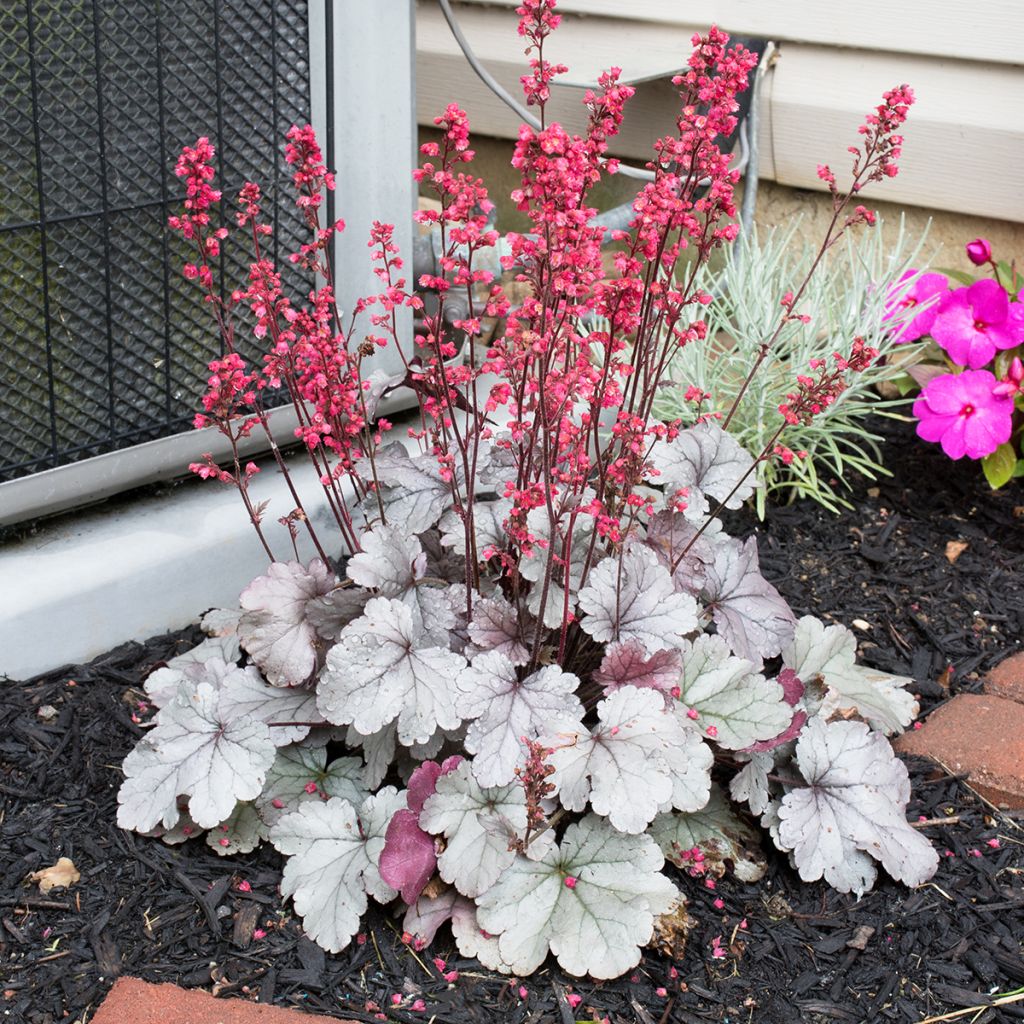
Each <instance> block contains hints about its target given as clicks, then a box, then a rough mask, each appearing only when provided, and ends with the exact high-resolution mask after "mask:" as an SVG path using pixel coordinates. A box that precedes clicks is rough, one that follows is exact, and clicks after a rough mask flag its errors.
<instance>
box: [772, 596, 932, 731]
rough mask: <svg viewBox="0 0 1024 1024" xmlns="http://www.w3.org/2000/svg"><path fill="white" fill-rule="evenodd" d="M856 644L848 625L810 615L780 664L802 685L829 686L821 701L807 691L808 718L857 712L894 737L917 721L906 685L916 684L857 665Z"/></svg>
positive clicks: (904, 678)
mask: <svg viewBox="0 0 1024 1024" xmlns="http://www.w3.org/2000/svg"><path fill="white" fill-rule="evenodd" d="M856 659H857V640H856V638H855V637H854V635H853V633H851V632H850V631H849V630H848V629H847V628H846V627H845V626H841V625H832V626H826V625H825V624H824V623H823V622H821V621H820V620H819V619H816V618H814V616H812V615H805V616H803V617H802V618H801V619H800V620H799V621H798V622H797V624H796V630H795V633H794V636H793V639H792V641H791V642H790V643H789V644H787V645H786V648H785V650H783V652H782V660H783V663H784V664H785V665H786V667H787V668H791V669H792V670H793V671H794V672H795V673H796V674H797V676H799V677H800V679H801V680H803V681H804V683H810V682H812V681H814V680H815V679H817V680H818V681H819V682H820V683H821V684H822V685H824V686H825V687H826V694H825V697H824V700H823V701H816V700H815V698H814V696H813V694H812V693H810V692H809V693H807V694H806V695H805V697H804V699H803V704H804V706H805V707H806V708H807V710H808V712H809V713H810V714H812V715H813V714H821V715H823V716H824V717H828V716H829V715H830V714H832V713H834V712H835V711H839V710H842V709H846V708H853V709H854V710H855V711H856V712H857V713H858V714H859V715H860V716H861V717H862V718H863V719H865V721H867V722H868V723H870V724H871V726H872V727H874V728H875V729H878V730H880V731H881V732H884V733H885V734H886V735H891V734H892V733H895V732H902V731H903V730H904V729H905V728H906V727H907V726H908V725H909V724H910V723H911V722H912V721H913V720H914V718H915V716H916V715H917V712H918V703H917V701H916V700H915V699H914V697H913V695H912V694H911V693H909V692H908V691H907V690H906V689H904V687H906V686H907V685H908V684H909V683H911V682H912V680H911V679H908V678H906V677H905V676H892V675H888V674H887V673H884V672H878V671H875V670H874V669H869V668H865V667H864V666H861V665H857V664H856Z"/></svg>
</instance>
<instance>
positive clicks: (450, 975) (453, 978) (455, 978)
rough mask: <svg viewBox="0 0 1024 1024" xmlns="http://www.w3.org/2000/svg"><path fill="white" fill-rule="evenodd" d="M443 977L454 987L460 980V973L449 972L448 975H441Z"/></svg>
mask: <svg viewBox="0 0 1024 1024" xmlns="http://www.w3.org/2000/svg"><path fill="white" fill-rule="evenodd" d="M441 977H443V978H444V980H445V981H447V982H448V984H449V985H453V984H454V983H455V982H457V981H458V980H459V972H458V971H448V972H447V973H445V974H443V975H441Z"/></svg>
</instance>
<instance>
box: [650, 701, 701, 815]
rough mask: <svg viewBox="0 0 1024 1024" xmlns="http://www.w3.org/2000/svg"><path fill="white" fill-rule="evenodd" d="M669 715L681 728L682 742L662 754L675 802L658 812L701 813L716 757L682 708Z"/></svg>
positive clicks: (675, 706)
mask: <svg viewBox="0 0 1024 1024" xmlns="http://www.w3.org/2000/svg"><path fill="white" fill-rule="evenodd" d="M670 713H671V714H672V716H673V717H674V718H675V720H676V724H677V725H678V727H679V733H680V738H679V740H678V741H677V742H676V743H675V744H674V745H672V746H670V747H669V748H668V749H667V750H665V751H664V752H663V756H664V758H665V762H666V764H667V765H668V769H669V773H670V775H671V777H672V800H671V802H670V803H669V804H667V805H663V806H662V807H660V808H659V810H661V811H667V810H669V809H670V808H672V807H675V808H676V809H677V810H680V811H698V810H700V808H702V807H703V806H704V805H705V804H706V803H707V802H708V794H709V793H710V791H711V766H712V764H714V760H715V757H714V754H712V752H711V748H710V747H709V746H708V745H707V744H706V743H705V742H704V739H703V737H702V736H701V735H700V733H699V732H698V731H697V728H696V726H695V725H694V723H693V722H691V721H690V720H689V719H688V718H687V717H686V712H685V710H684V709H683V706H682V705H681V704H678V703H674V704H673V707H672V709H671V712H670Z"/></svg>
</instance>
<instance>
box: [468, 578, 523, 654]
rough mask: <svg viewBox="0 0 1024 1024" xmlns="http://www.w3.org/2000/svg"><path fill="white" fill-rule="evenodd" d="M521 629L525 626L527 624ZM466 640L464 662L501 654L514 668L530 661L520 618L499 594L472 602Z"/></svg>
mask: <svg viewBox="0 0 1024 1024" xmlns="http://www.w3.org/2000/svg"><path fill="white" fill-rule="evenodd" d="M524 625H526V626H528V625H529V622H527V623H525V624H524ZM469 640H470V643H469V644H468V645H467V647H466V651H465V654H466V657H467V658H474V657H476V655H478V654H483V653H484V652H485V651H495V652H497V653H500V654H504V655H505V657H506V658H508V660H509V661H511V662H512V664H514V665H525V664H526V663H527V662H528V661H529V660H530V651H529V648H528V647H527V646H526V638H525V636H524V634H523V627H522V626H521V625H520V622H519V616H518V615H517V614H516V610H515V608H513V607H512V605H511V604H509V603H508V601H506V600H505V598H504V597H502V596H501V594H495V595H494V596H493V597H484V598H481V599H479V600H477V601H475V602H474V604H473V621H472V622H470V624H469Z"/></svg>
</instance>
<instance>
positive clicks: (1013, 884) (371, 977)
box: [0, 424, 1024, 1024]
mask: <svg viewBox="0 0 1024 1024" xmlns="http://www.w3.org/2000/svg"><path fill="white" fill-rule="evenodd" d="M883 429H884V430H886V432H887V433H889V434H890V435H891V441H890V443H889V444H888V445H887V464H888V465H889V467H890V468H891V469H892V470H893V472H894V474H895V475H894V477H893V478H892V479H889V480H883V481H881V482H876V483H873V482H870V481H860V482H858V483H857V484H856V487H855V490H854V493H853V496H852V499H851V500H852V502H853V504H854V506H855V507H854V509H853V510H852V511H849V512H845V513H844V514H843V515H841V516H839V517H835V516H832V515H831V514H829V513H827V512H824V511H822V510H820V509H819V508H818V507H817V506H816V505H813V504H811V503H808V502H802V503H799V504H796V505H793V506H789V507H782V508H774V509H772V510H771V512H770V516H769V521H768V522H766V523H764V524H760V525H759V526H758V527H757V528H758V536H759V543H760V548H761V552H762V562H763V565H764V567H765V570H766V574H767V575H768V576H769V577H770V578H772V579H773V580H774V581H775V582H776V584H777V585H778V586H779V588H780V589H781V590H782V591H783V593H784V594H785V596H786V597H787V598H788V599H789V601H790V602H791V604H792V605H793V607H794V609H795V610H796V611H797V613H798V614H802V613H804V612H814V613H815V614H818V615H820V616H822V617H824V618H829V617H833V618H834V619H835V620H836V621H840V622H843V623H846V624H847V625H850V624H851V623H852V622H853V620H855V619H856V620H860V622H861V625H860V626H858V627H855V629H856V632H857V635H858V639H859V641H860V651H861V658H862V660H863V661H865V662H866V663H867V664H870V665H874V666H877V667H878V668H881V669H885V670H887V671H893V672H898V673H901V674H906V675H911V676H913V677H914V679H915V688H916V690H917V692H919V693H920V695H921V698H922V707H923V710H924V711H925V712H927V711H928V710H931V709H932V708H934V707H936V706H938V704H940V703H941V702H944V701H946V700H948V699H949V698H950V697H951V696H952V695H954V694H956V693H958V692H975V691H977V690H978V689H979V687H980V684H981V676H982V674H983V673H984V672H985V671H987V670H988V669H989V668H991V667H992V666H993V665H994V664H995V663H997V662H998V661H999V660H1000V658H1002V657H1003V656H1005V655H1006V654H1008V653H1012V652H1013V651H1015V650H1019V649H1020V640H1021V637H1022V636H1024V518H1021V517H1022V515H1024V493H1022V490H1021V488H1020V487H1019V486H1017V487H1015V488H1010V489H1006V490H1004V491H1002V492H1000V493H998V494H995V495H993V494H992V493H991V492H989V491H988V489H987V487H986V486H985V484H984V481H983V480H982V479H981V475H980V473H979V472H978V471H977V467H976V466H975V465H973V464H967V463H966V462H965V463H962V464H953V463H950V462H948V460H946V459H945V458H944V457H943V456H942V455H941V453H940V452H938V451H937V449H936V447H935V446H927V445H924V444H923V443H921V442H919V441H917V440H915V439H914V438H913V435H912V431H911V430H910V428H909V427H907V426H905V425H898V424H897V425H886V426H884V427H883ZM869 488H870V490H869ZM740 519H742V520H743V521H742V522H740V523H736V522H733V523H731V524H730V528H731V529H732V531H733V532H737V533H738V532H741V531H742V530H743V529H746V530H749V529H751V528H752V527H753V526H754V525H756V524H755V523H754V521H753V520H751V519H749V517H747V516H746V514H745V513H744V514H743V515H742V516H740ZM951 540H952V541H966V542H967V546H966V548H964V549H963V550H962V551H961V553H960V554H959V555H958V556H957V557H956V560H955V561H954V562H951V561H950V560H949V558H948V557H947V555H946V553H945V552H946V544H947V542H949V541H951ZM196 641H197V635H196V632H195V630H189V631H185V632H184V633H179V634H174V635H168V636H163V637H157V638H154V639H153V640H151V641H149V642H148V643H146V644H128V645H125V646H123V647H120V648H118V649H116V650H115V651H112V652H110V653H109V654H107V655H105V656H103V657H101V658H99V659H97V660H96V661H94V662H93V663H91V664H90V665H88V666H76V667H70V668H64V669H61V670H59V671H56V672H52V673H49V674H48V675H46V676H43V677H40V678H38V679H36V680H33V681H30V682H26V683H14V682H7V683H0V1020H4V1021H9V1022H11V1024H57V1022H64V1021H69V1020H73V1021H75V1022H82V1021H87V1020H88V1019H89V1017H90V1015H91V1013H92V1012H93V1011H94V1010H95V1008H96V1006H97V1005H98V1004H99V1002H100V1001H101V1000H102V998H103V996H104V994H105V993H106V991H107V990H108V988H109V987H110V985H111V984H112V982H113V980H114V979H115V978H116V977H117V976H118V975H120V974H131V975H135V976H138V977H141V978H144V979H147V980H150V981H173V982H177V983H178V984H181V985H184V986H186V987H202V988H205V989H207V990H212V991H213V992H214V993H215V994H217V995H220V996H225V997H226V996H233V997H240V998H248V999H257V998H258V999H259V1000H260V1001H262V1002H267V1003H270V1002H273V1003H276V1004H278V1005H281V1006H291V1007H306V1008H308V1009H309V1010H311V1011H315V1012H318V1013H321V1014H326V1015H330V1016H336V1017H342V1018H349V1019H355V1020H360V1021H374V1020H379V1019H381V1018H380V1016H379V1015H380V1014H384V1018H383V1019H386V1020H390V1021H400V1022H424V1024H425V1022H430V1021H434V1022H436V1024H470V1022H476V1021H480V1022H500V1024H505V1022H508V1024H513V1022H515V1024H519V1022H523V1024H526V1022H529V1024H542V1022H543V1024H547V1022H552V1024H572V1022H573V1021H590V1020H598V1021H599V1020H602V1019H605V1018H607V1019H608V1020H609V1022H610V1024H620V1022H621V1024H626V1022H628V1024H633V1022H640V1024H670V1022H678V1024H695V1022H706V1021H719V1022H723V1024H724V1022H729V1024H741V1022H746V1024H755V1022H756V1024H761V1022H765V1024H776V1022H778V1024H795V1022H798V1021H800V1022H808V1024H824V1022H829V1021H850V1022H860V1021H897V1022H919V1021H921V1020H922V1019H923V1018H925V1017H927V1016H928V1015H937V1014H942V1013H949V1012H954V1011H955V1010H957V1009H958V1008H966V1007H971V1006H981V1005H983V1004H985V1003H988V1002H990V1001H991V1000H992V999H993V998H995V997H997V996H998V994H1000V993H1006V992H1008V991H1011V990H1014V989H1016V988H1018V987H1020V986H1024V959H1022V955H1021V943H1022V941H1024V829H1022V828H1021V825H1022V824H1024V816H1022V820H1021V821H1018V820H1017V818H1016V817H1015V816H1014V815H1012V814H1009V815H1008V814H1003V813H998V812H996V811H995V810H994V809H993V808H991V807H990V806H988V805H986V804H985V803H984V802H982V801H981V800H979V799H978V798H977V797H976V796H975V795H974V794H973V793H972V792H971V791H970V790H969V789H968V788H967V787H966V786H965V784H964V783H963V781H962V780H959V779H956V778H950V777H948V776H947V775H946V774H945V773H943V772H942V771H941V770H938V769H936V768H935V767H934V766H932V765H930V764H929V763H928V762H924V761H918V760H911V761H910V762H908V763H909V766H910V768H911V774H912V779H913V784H914V796H913V800H912V802H911V804H910V806H909V808H908V817H909V818H910V819H911V820H916V819H918V818H919V817H920V816H925V817H927V818H950V819H956V820H955V823H951V824H945V825H936V826H932V827H929V828H928V829H927V834H928V835H929V837H930V838H931V839H932V841H933V842H934V843H935V845H936V847H937V848H938V849H939V851H940V852H941V853H942V854H943V857H942V863H941V866H940V869H939V872H938V874H937V875H936V877H935V879H934V881H933V882H932V883H931V884H929V885H926V886H924V887H922V888H921V889H919V890H917V891H910V890H907V889H906V888H904V887H901V886H899V885H896V884H894V883H892V882H889V881H888V880H884V879H882V880H880V882H879V884H878V885H877V887H876V889H875V890H874V891H873V892H871V893H868V894H867V895H866V896H864V898H863V899H861V900H859V901H858V900H857V899H855V898H854V897H853V896H848V895H847V896H844V895H841V894H838V893H835V892H834V891H832V890H831V889H829V888H828V887H827V886H825V885H823V884H810V885H807V884H803V883H801V882H800V881H799V879H798V878H797V877H796V875H795V873H794V872H793V871H792V869H791V868H790V867H789V865H788V863H787V862H786V860H785V858H784V857H782V856H781V855H778V854H772V855H770V856H769V870H768V873H767V875H766V876H765V878H764V879H763V880H762V881H761V882H760V883H758V884H756V885H744V884H742V883H738V882H736V881H734V880H731V879H729V878H726V879H723V880H722V881H720V882H719V883H718V885H717V888H716V889H715V890H714V891H712V890H709V889H707V888H705V887H704V885H703V883H702V882H701V880H699V879H691V878H689V877H686V876H684V875H681V874H680V875H678V880H679V883H680V885H681V886H682V887H683V888H684V890H685V891H686V893H687V895H688V898H689V900H690V912H691V914H692V916H693V917H694V918H695V919H696V927H695V929H694V931H693V932H692V934H691V936H690V940H689V944H688V948H687V952H686V954H685V956H684V957H683V958H682V959H680V960H679V961H678V962H675V963H673V962H671V961H669V960H668V959H667V958H665V957H664V956H662V955H660V954H654V953H649V954H648V955H646V956H645V957H644V959H643V961H642V963H641V964H640V966H639V967H638V968H637V970H636V971H635V972H634V973H633V974H632V975H630V976H626V977H624V978H622V979H619V980H617V981H614V982H604V983H594V982H592V981H589V980H586V979H582V980H581V979H574V978H570V977H568V976H566V975H565V974H564V973H562V972H561V971H560V970H559V969H558V968H557V965H555V964H554V963H553V961H549V962H548V963H547V965H546V966H545V968H544V969H543V970H542V971H540V972H538V973H537V974H536V975H534V976H533V977H530V978H528V979H525V980H515V979H513V980H509V979H508V978H504V977H500V976H497V975H494V974H491V973H489V972H487V971H485V970H483V969H482V968H480V966H479V964H476V963H474V962H472V961H467V960H465V959H462V958H460V957H459V956H458V955H457V953H455V952H454V949H453V946H452V943H451V939H450V937H446V933H445V932H444V931H442V932H441V933H440V934H439V936H438V939H437V941H436V943H435V945H434V947H432V948H430V949H428V950H424V951H422V952H420V953H416V952H415V951H414V950H412V949H411V948H410V947H409V946H407V945H405V944H403V943H402V941H401V936H400V934H399V931H400V925H399V924H398V922H397V921H396V920H395V919H392V918H391V917H390V916H389V914H388V912H387V911H386V910H382V909H380V908H376V909H374V910H371V913H370V915H369V916H368V917H367V919H366V921H365V925H366V931H365V941H362V942H356V943H353V944H352V945H351V946H350V948H349V949H347V950H345V951H344V952H343V953H341V954H339V955H337V956H329V955H326V954H324V953H323V952H322V951H321V950H320V949H318V947H316V946H315V945H314V944H313V943H311V942H310V941H308V940H307V939H306V938H305V937H304V936H303V935H302V933H301V929H300V927H299V925H298V922H297V921H296V919H295V918H294V917H293V916H292V914H291V910H290V906H285V905H284V904H283V903H282V901H281V899H280V897H279V896H278V894H277V889H276V886H277V883H278V880H279V878H280V858H279V857H278V855H277V854H276V853H275V852H274V851H273V850H271V849H269V848H264V849H262V850H259V851H257V852H255V853H253V854H250V855H247V856H235V857H230V858H221V857H218V856H217V855H216V854H214V853H213V852H212V851H211V850H210V849H209V848H208V847H207V846H206V845H205V843H204V842H203V841H202V840H193V841H191V842H189V843H187V844H185V845H184V846H182V847H175V848H171V847H167V846H165V845H164V844H162V843H161V842H159V841H157V840H150V839H145V838H142V837H139V836H137V835H133V834H129V833H125V832H122V831H121V830H120V829H118V828H117V827H116V824H115V809H116V793H117V788H118V785H119V783H120V778H121V776H120V770H119V765H120V763H121V761H122V759H123V758H124V756H125V754H126V753H127V751H128V750H129V749H131V747H132V745H133V744H134V743H135V741H136V740H137V739H138V737H139V736H141V735H142V731H143V730H142V729H141V728H140V727H139V725H137V724H136V723H134V722H133V721H132V713H133V710H134V702H135V701H136V700H137V699H138V697H139V686H140V682H141V680H142V679H143V678H144V676H145V674H146V672H148V671H149V670H150V669H151V668H152V667H153V666H154V665H155V664H157V663H158V662H160V661H162V660H165V659H167V658H169V657H171V656H172V655H173V654H175V653H178V652H180V651H182V650H185V649H187V648H188V647H189V646H191V645H192V644H193V643H195V642H196ZM950 666H952V669H951V670H950ZM47 708H50V709H53V714H52V715H51V713H50V711H48V710H46V711H44V709H47ZM41 712H42V713H41ZM47 716H50V717H47ZM990 840H998V846H993V845H989V841H990ZM59 857H69V858H70V859H71V860H72V861H73V862H74V864H75V866H76V867H77V868H78V870H79V871H80V872H81V878H80V880H79V881H78V882H77V883H76V884H75V885H74V886H73V887H72V888H70V889H67V890H54V891H52V892H50V893H48V894H46V895H42V894H41V893H40V891H39V889H38V887H36V886H29V885H27V884H25V882H24V880H25V879H26V877H27V876H28V875H29V874H30V873H32V872H34V871H38V870H39V869H41V868H44V867H47V866H48V865H51V864H53V863H54V862H55V861H56V860H57V859H58V858H59ZM242 882H245V883H248V891H244V889H245V887H243V888H240V887H239V883H242ZM716 899H720V900H721V901H722V903H723V905H722V906H721V907H716V906H715V905H714V902H713V901H714V900H716ZM716 939H717V940H718V945H719V946H720V948H721V949H723V950H724V952H725V956H723V957H721V958H714V957H713V956H712V952H711V951H712V945H713V941H714V940H716ZM434 957H442V958H444V959H445V960H446V961H447V963H446V965H445V970H446V971H451V970H453V969H454V970H457V971H458V972H459V977H458V979H457V980H456V981H455V982H453V983H449V982H447V981H445V980H444V978H442V977H441V974H440V972H439V970H438V969H437V967H436V966H435V964H434V962H433V958H434ZM396 993H397V994H398V995H399V997H400V1004H399V1005H397V1006H396V1005H394V1004H393V996H394V995H395V994H396ZM570 993H571V994H574V995H579V996H581V997H582V1001H581V1002H580V1003H579V1005H578V1006H577V1007H576V1008H575V1009H572V1008H570V1001H569V1000H568V999H567V995H568V994H570ZM993 994H995V995H993ZM417 1000H423V1004H424V1006H425V1009H423V1010H414V1009H413V1006H414V1004H416V1001H417ZM957 1019H961V1020H969V1021H973V1024H994V1022H1000V1021H1012V1020H1022V1019H1024V1001H1021V1002H1019V1003H1010V1004H1006V1005H1003V1006H1000V1007H998V1008H997V1007H989V1008H987V1009H982V1010H980V1011H972V1012H971V1013H970V1014H968V1015H965V1016H964V1017H961V1018H957Z"/></svg>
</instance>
